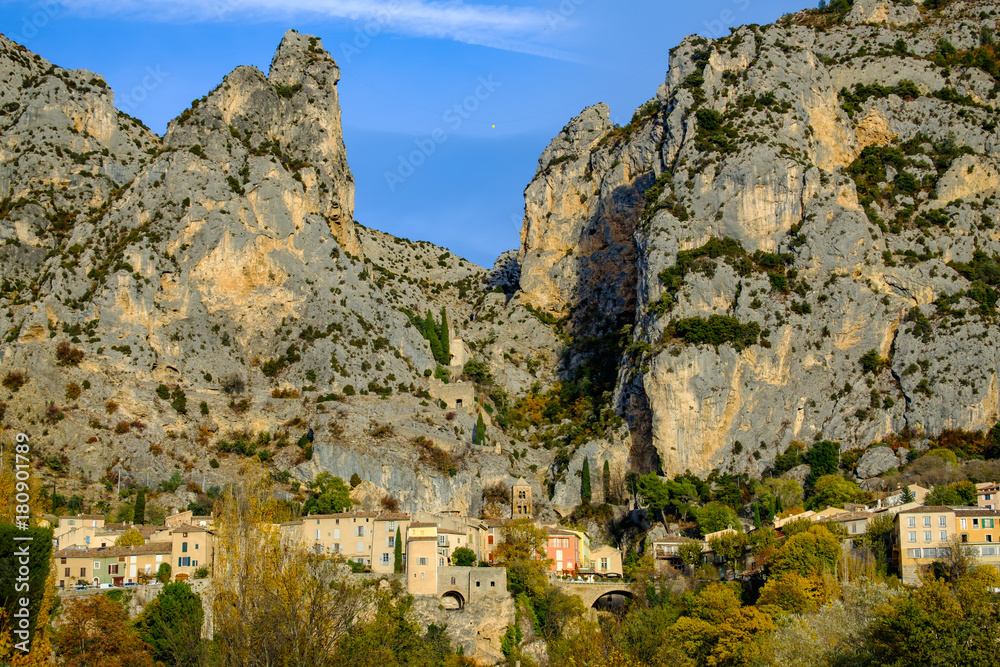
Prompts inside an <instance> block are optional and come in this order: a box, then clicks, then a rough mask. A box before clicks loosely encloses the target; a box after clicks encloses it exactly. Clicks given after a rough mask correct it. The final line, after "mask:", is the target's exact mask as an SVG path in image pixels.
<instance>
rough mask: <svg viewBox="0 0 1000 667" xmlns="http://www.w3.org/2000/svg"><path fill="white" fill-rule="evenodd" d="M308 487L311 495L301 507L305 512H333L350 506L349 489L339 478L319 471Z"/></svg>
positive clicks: (341, 510)
mask: <svg viewBox="0 0 1000 667" xmlns="http://www.w3.org/2000/svg"><path fill="white" fill-rule="evenodd" d="M309 487H310V488H311V489H312V490H313V495H312V496H311V497H310V498H309V499H308V500H307V501H306V504H305V505H304V506H303V508H302V509H303V511H304V512H305V513H306V514H312V513H315V514H333V513H334V512H343V511H345V510H348V509H350V508H351V490H350V489H349V488H348V487H347V484H345V483H344V480H342V479H341V478H339V477H335V476H333V475H331V474H330V473H328V472H321V473H320V474H318V475H316V478H315V479H314V480H313V481H312V483H311V484H310V485H309Z"/></svg>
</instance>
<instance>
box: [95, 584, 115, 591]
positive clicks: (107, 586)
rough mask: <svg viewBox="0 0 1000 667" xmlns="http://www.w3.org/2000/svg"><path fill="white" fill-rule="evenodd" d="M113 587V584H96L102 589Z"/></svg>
mask: <svg viewBox="0 0 1000 667" xmlns="http://www.w3.org/2000/svg"><path fill="white" fill-rule="evenodd" d="M114 587H115V585H114V584H101V585H100V586H98V588H100V589H102V590H103V589H106V588H114Z"/></svg>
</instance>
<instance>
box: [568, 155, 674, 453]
mask: <svg viewBox="0 0 1000 667" xmlns="http://www.w3.org/2000/svg"><path fill="white" fill-rule="evenodd" d="M654 182H655V176H654V174H653V172H647V173H645V174H642V175H640V176H639V177H637V178H636V179H635V180H634V181H633V182H632V183H630V184H624V185H621V186H619V187H617V188H615V189H614V190H613V191H612V193H611V195H610V196H609V197H604V198H603V199H602V201H601V206H600V208H599V209H598V211H597V214H596V215H595V216H594V218H593V219H592V220H591V221H590V223H589V224H588V225H587V226H586V227H584V229H583V230H582V232H581V235H580V239H579V241H578V250H577V251H576V253H575V256H576V257H575V259H574V262H575V264H576V266H575V274H576V275H577V276H578V277H579V280H578V282H577V286H576V292H575V294H574V299H573V301H572V303H573V304H574V305H573V307H572V308H571V310H570V314H569V316H568V318H567V321H566V325H565V326H566V330H567V333H569V334H570V337H571V338H570V340H571V342H570V343H569V344H568V345H567V346H566V348H564V350H563V353H562V359H561V364H560V365H561V372H560V375H561V376H562V379H563V382H569V383H574V384H575V385H576V386H577V387H578V389H579V390H580V391H582V392H585V393H588V394H589V395H590V396H591V398H592V400H593V401H594V402H595V403H597V404H599V407H598V411H599V412H600V413H602V414H603V413H605V412H606V411H611V410H614V408H615V405H617V406H620V407H621V409H622V410H623V411H624V418H625V421H626V422H627V424H628V426H629V430H630V432H631V436H632V448H631V451H630V452H629V467H630V468H631V469H632V470H636V471H638V472H640V473H645V472H650V471H655V470H656V469H657V466H658V460H659V459H658V456H657V453H656V450H655V448H654V447H653V444H652V438H651V432H652V428H651V419H650V414H649V403H648V401H647V399H646V395H645V391H644V390H643V387H642V383H641V382H634V381H631V382H627V383H625V384H624V385H622V386H619V385H620V383H621V382H622V378H623V377H624V375H623V373H622V372H621V371H622V364H623V361H624V360H625V359H626V358H627V355H626V348H627V346H628V345H629V343H630V341H631V332H632V327H633V325H634V323H635V320H636V304H637V293H636V288H637V281H638V263H637V260H638V251H637V248H636V240H635V232H636V225H637V224H638V223H639V221H640V220H641V219H642V214H643V210H644V208H645V204H646V201H645V192H646V190H648V189H649V187H650V186H651V185H653V183H654Z"/></svg>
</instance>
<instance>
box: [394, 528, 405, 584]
mask: <svg viewBox="0 0 1000 667" xmlns="http://www.w3.org/2000/svg"><path fill="white" fill-rule="evenodd" d="M392 571H393V572H395V573H396V574H402V573H403V536H402V533H401V532H400V530H399V526H396V552H395V561H394V562H393V566H392Z"/></svg>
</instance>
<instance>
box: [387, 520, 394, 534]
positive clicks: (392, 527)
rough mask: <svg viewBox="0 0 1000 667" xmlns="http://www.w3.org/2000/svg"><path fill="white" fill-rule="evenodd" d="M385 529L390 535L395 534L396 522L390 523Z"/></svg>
mask: <svg viewBox="0 0 1000 667" xmlns="http://www.w3.org/2000/svg"><path fill="white" fill-rule="evenodd" d="M385 529H386V530H388V531H389V532H390V533H395V532H396V522H395V521H390V522H389V523H388V524H387V525H386V527H385Z"/></svg>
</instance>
